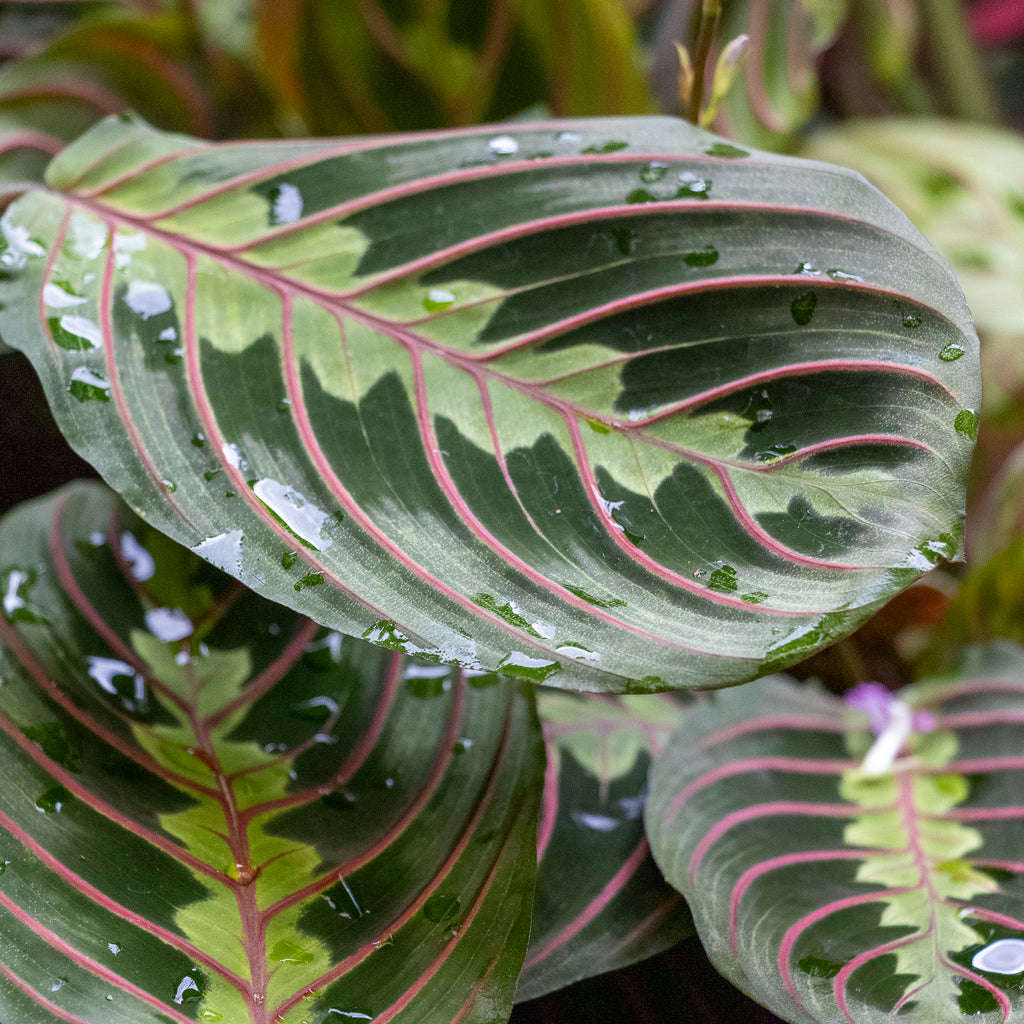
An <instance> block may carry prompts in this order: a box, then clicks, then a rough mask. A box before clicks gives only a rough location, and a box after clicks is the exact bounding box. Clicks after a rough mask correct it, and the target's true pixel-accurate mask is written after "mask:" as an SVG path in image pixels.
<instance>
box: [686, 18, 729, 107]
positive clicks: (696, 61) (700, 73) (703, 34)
mask: <svg viewBox="0 0 1024 1024" xmlns="http://www.w3.org/2000/svg"><path fill="white" fill-rule="evenodd" d="M721 16H722V0H704V2H703V3H702V5H701V10H700V25H699V26H698V28H697V41H696V43H694V47H693V89H692V90H691V91H690V108H689V110H687V112H686V119H687V120H688V121H690V122H691V123H693V124H700V111H701V107H702V106H703V105H704V80H705V78H706V77H707V63H708V54H709V53H710V52H711V44H712V43H713V42H714V41H715V36H716V35H717V34H718V22H719V19H720V18H721Z"/></svg>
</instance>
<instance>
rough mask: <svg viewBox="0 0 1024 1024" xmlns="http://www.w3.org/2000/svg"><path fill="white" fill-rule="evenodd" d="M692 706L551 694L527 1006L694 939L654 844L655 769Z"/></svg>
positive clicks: (547, 693) (655, 697) (546, 704)
mask: <svg viewBox="0 0 1024 1024" xmlns="http://www.w3.org/2000/svg"><path fill="white" fill-rule="evenodd" d="M689 706H690V701H689V700H688V699H687V698H686V697H685V696H684V695H678V694H648V695H643V696H636V697H611V696H603V695H602V696H597V695H594V696H583V695H578V694H568V693H560V692H558V691H555V690H549V689H541V690H540V691H539V692H538V701H537V709H538V711H539V713H540V717H541V724H542V726H543V728H544V742H545V747H546V749H547V774H546V778H545V781H544V800H543V804H542V806H541V815H540V822H539V825H538V829H537V859H538V862H539V867H538V874H537V894H536V898H535V900H534V911H533V926H532V930H531V933H530V949H529V951H528V952H527V955H526V962H525V964H524V965H523V973H522V974H521V975H520V977H519V987H518V988H517V990H516V999H517V1000H526V999H534V998H536V997H537V996H540V995H543V994H545V993H547V992H552V991H554V990H555V989H558V988H562V987H563V986H565V985H570V984H572V983H573V982H576V981H579V980H580V979H581V978H589V977H592V976H594V975H597V974H604V973H605V972H607V971H614V970H617V969H618V968H621V967H625V966H627V965H628V964H632V963H635V962H636V961H638V960H643V959H646V958H647V957H651V956H654V955H655V954H657V953H660V952H662V951H663V950H665V949H668V948H669V947H670V946H673V945H675V943H676V942H678V941H679V940H680V939H682V938H684V937H685V936H687V935H689V934H692V931H693V926H692V922H691V920H690V914H689V911H688V910H687V909H686V905H685V904H684V903H683V901H682V899H681V898H680V897H679V894H678V893H677V892H676V891H675V890H674V889H672V888H671V887H670V886H669V885H667V884H666V883H665V880H664V879H663V878H662V877H661V872H660V871H659V870H658V868H657V866H656V865H655V863H654V861H653V860H652V859H651V855H650V850H649V848H648V846H647V839H646V837H645V835H644V827H643V809H644V800H645V799H646V796H647V770H648V767H649V766H650V763H651V758H652V757H653V756H654V755H655V754H657V753H659V752H660V751H661V749H662V748H663V747H664V745H665V743H666V742H667V741H668V738H669V736H670V735H671V733H672V731H673V729H674V728H675V727H676V725H678V723H679V721H680V720H681V719H682V717H683V714H684V713H685V709H686V708H687V707H689Z"/></svg>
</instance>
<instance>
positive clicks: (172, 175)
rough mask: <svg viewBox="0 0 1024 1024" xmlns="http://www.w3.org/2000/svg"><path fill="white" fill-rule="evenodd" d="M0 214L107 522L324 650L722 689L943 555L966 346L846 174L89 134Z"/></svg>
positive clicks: (945, 308) (641, 149)
mask: <svg viewBox="0 0 1024 1024" xmlns="http://www.w3.org/2000/svg"><path fill="white" fill-rule="evenodd" d="M48 182H49V185H50V186H51V189H52V191H35V192H32V193H29V194H28V195H26V196H25V197H24V198H23V199H22V200H20V201H19V203H18V204H16V206H14V207H12V208H11V209H10V210H9V211H8V213H7V215H6V217H5V218H4V220H3V222H2V225H0V226H2V229H3V239H4V244H5V246H6V250H5V252H4V254H3V256H2V259H3V261H4V265H5V266H6V268H7V269H8V271H9V273H10V274H11V280H12V281H13V284H9V285H7V286H4V287H3V288H2V291H3V295H2V296H0V300H2V301H3V302H5V303H6V306H7V308H6V309H5V310H4V311H3V312H2V313H0V331H2V333H3V336H4V338H5V340H6V341H7V342H8V343H9V344H11V345H13V346H16V347H18V348H21V349H22V350H24V351H25V352H26V353H28V355H29V356H30V358H31V359H32V361H33V363H34V365H35V367H36V369H37V372H39V374H40V376H41V378H42V380H43V382H44V386H45V388H46V391H47V394H48V397H49V400H50V402H51V405H52V407H53V410H54V413H55V415H56V417H57V419H58V422H59V423H60V424H61V427H62V430H63V431H64V433H65V435H66V436H67V437H68V438H69V439H70V440H71V442H72V444H73V445H74V446H75V447H76V448H77V449H78V450H79V452H81V453H82V454H83V455H84V456H85V457H86V458H88V459H89V460H90V461H91V462H93V464H95V465H96V466H97V468H98V469H99V470H100V471H101V472H102V473H103V474H104V476H105V477H106V479H107V480H108V481H109V482H110V483H111V484H112V485H113V486H114V487H115V488H116V489H117V490H118V491H119V492H120V493H121V494H122V495H123V496H124V497H125V498H126V500H127V501H128V502H129V504H130V505H131V506H132V507H133V508H137V509H139V510H140V513H141V514H142V515H143V516H144V517H145V518H146V519H147V520H148V521H149V522H151V523H152V524H154V525H155V526H157V527H158V528H159V529H161V530H162V531H164V532H166V533H168V534H170V535H171V536H173V537H174V538H175V539H176V540H178V541H179V542H181V543H184V544H186V545H187V546H189V547H190V548H192V549H193V550H195V551H196V552H197V553H199V554H200V555H202V556H203V557H204V558H206V559H208V560H210V561H211V562H213V563H214V564H216V565H217V566H218V567H220V568H223V569H225V570H226V571H228V572H230V573H232V574H234V575H236V576H237V577H238V578H240V579H241V580H242V581H243V582H245V583H246V584H247V585H248V586H250V587H252V588H254V589H256V590H258V591H260V592H261V593H263V594H265V595H266V596H268V597H270V598H273V599H274V600H276V601H280V602H283V603H285V604H287V605H289V606H290V607H293V608H295V609H296V610H299V611H301V612H303V613H304V614H308V615H310V616H311V617H312V618H314V619H315V620H316V621H318V622H322V623H325V624H327V625H329V626H331V627H333V628H337V629H340V630H342V631H343V632H346V633H350V634H354V635H361V636H363V637H365V638H366V639H368V640H370V641H372V642H375V643H380V644H384V645H387V646H390V647H392V648H394V649H399V650H403V651H405V652H406V653H418V654H426V655H428V656H431V657H436V658H439V659H440V660H442V661H445V662H456V663H459V664H461V665H463V666H465V667H470V668H476V669H484V670H495V669H498V670H499V671H501V672H503V673H505V674H506V675H510V676H513V677H516V678H520V679H524V680H529V681H533V682H544V683H548V684H551V685H556V686H564V687H570V688H578V689H589V690H602V689H603V690H623V689H632V690H635V691H645V690H657V689H664V688H666V687H676V686H689V687H709V686H719V685H724V684H727V683H734V682H738V681H742V680H744V679H749V678H752V677H753V676H755V675H758V674H763V673H764V672H765V671H768V670H770V669H773V668H777V667H782V666H784V665H786V664H789V663H791V662H793V661H796V660H799V659H801V658H803V657H805V656H806V655H807V654H809V653H810V652H811V651H813V650H814V649H816V648H817V647H819V646H821V645H823V644H825V643H828V642H831V641H833V640H835V639H837V638H838V637H839V636H842V635H844V634H845V633H847V632H849V631H850V630H851V629H852V628H854V627H855V626H856V625H857V624H858V623H859V622H860V621H862V620H863V619H864V618H866V617H867V616H868V615H869V614H870V613H871V611H872V610H873V609H874V608H876V607H878V605H879V604H880V603H881V602H882V601H884V600H885V599H886V598H887V597H889V596H891V595H892V594H893V593H895V592H896V591H898V590H899V589H901V588H902V587H903V586H905V585H906V584H908V583H909V582H911V581H912V580H913V579H915V578H916V577H917V576H918V575H919V574H920V573H921V572H922V571H924V570H926V569H928V568H929V567H930V566H931V565H933V564H934V563H935V562H937V561H940V560H941V559H942V558H945V557H952V556H954V555H956V553H957V552H958V549H959V530H960V527H959V524H960V520H961V510H962V505H963V502H962V489H963V478H964V474H965V471H966V467H967V463H968V459H969V455H970V450H971V447H972V441H973V438H974V435H975V434H976V423H977V416H976V410H977V404H978V386H977V343H976V338H975V336H974V334H973V329H972V327H971V323H970V316H969V314H968V312H967V310H966V307H965V306H964V304H963V301H962V297H961V295H960V293H959V290H958V289H957V287H956V284H955V282H954V280H953V279H952V277H951V276H950V273H949V271H948V269H947V268H946V267H945V265H944V264H943V263H942V261H941V260H940V259H939V258H938V257H937V256H936V255H935V253H934V252H933V250H931V248H930V247H929V246H928V245H927V243H925V242H924V241H923V239H921V237H920V236H919V235H918V234H917V233H916V232H915V231H914V229H913V228H911V227H910V225H909V223H908V222H907V221H906V219H905V218H904V217H903V216H902V215H901V214H899V212H898V211H897V210H895V208H894V207H892V206H890V205H889V204H888V203H887V202H886V201H885V200H883V199H882V198H881V196H880V195H879V194H878V193H876V192H875V191H874V190H872V189H871V188H870V187H868V186H867V185H866V184H865V183H864V182H863V181H862V180H861V179H859V178H857V177H856V176H855V175H852V174H851V173H850V172H846V171H843V170H840V169H838V168H828V167H824V166H822V165H815V164H808V163H806V162H801V161H794V160H791V159H787V158H784V157H777V156H771V155H768V154H757V153H747V152H746V151H745V150H739V149H738V148H737V147H734V146H724V145H723V144H722V143H721V142H718V141H716V140H715V138H714V137H713V136H710V135H707V134H706V133H703V132H700V131H698V130H697V129H694V128H692V127H690V126H688V125H685V124H683V123H681V122H676V121H672V120H666V119H658V118H654V119H632V120H594V121H584V122H573V123H569V122H562V123H554V124H531V125H528V126H518V125H517V126H514V127H509V126H502V127H501V128H494V127H483V128H476V129H469V130H465V131H461V132H446V133H424V134H419V135H408V136H393V137H386V138H382V139H369V140H366V139H349V140H339V141H326V142H325V141H316V142H295V143H284V144H282V143H256V142H252V143H249V142H245V143H231V144H223V145H208V144H203V143H198V142H196V141H193V140H189V139H186V138H184V137H181V136H170V135H164V134H160V133H157V132H154V131H152V130H151V129H149V128H147V127H146V126H144V125H141V124H139V123H137V122H131V121H125V120H123V119H122V120H119V119H113V120H110V121H108V122H105V123H103V124H102V125H100V126H98V127H97V128H95V129H94V130H93V131H92V132H90V133H89V134H87V135H86V136H84V137H83V138H82V139H80V140H79V141H78V142H77V143H75V144H74V145H73V146H72V147H69V148H68V149H67V150H65V151H64V152H63V153H62V154H61V155H60V157H59V158H58V159H57V160H56V161H55V162H54V163H53V164H52V165H51V167H50V169H49V171H48Z"/></svg>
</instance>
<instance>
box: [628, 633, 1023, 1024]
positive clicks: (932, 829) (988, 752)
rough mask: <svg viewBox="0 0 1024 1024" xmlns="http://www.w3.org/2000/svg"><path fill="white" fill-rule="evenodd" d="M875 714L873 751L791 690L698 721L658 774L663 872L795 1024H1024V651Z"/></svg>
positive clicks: (752, 984) (769, 692) (980, 656)
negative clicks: (1023, 1022)
mask: <svg viewBox="0 0 1024 1024" xmlns="http://www.w3.org/2000/svg"><path fill="white" fill-rule="evenodd" d="M878 689H879V690H881V688H880V687H879V688H878ZM869 693H870V691H869ZM852 700H853V698H851V702H852ZM870 701H871V704H872V707H871V710H870V712H869V714H870V715H872V716H875V717H878V716H880V715H881V716H883V717H884V718H885V721H884V723H882V724H881V728H880V729H879V730H878V736H877V738H876V737H875V736H874V735H873V734H872V728H871V727H870V726H869V714H865V712H864V711H859V710H855V709H854V708H853V707H851V706H850V705H849V704H844V703H843V702H842V701H840V700H839V699H838V698H835V697H831V696H828V695H825V694H822V693H820V692H817V691H815V690H812V689H808V688H807V687H801V686H797V685H795V684H793V683H790V682H787V681H784V680H781V679H772V680H764V681H761V682H758V683H756V684H754V685H753V686H751V687H746V688H744V690H743V691H742V692H735V691H730V692H728V693H724V694H721V695H718V696H717V699H716V700H715V701H714V702H709V703H707V704H704V705H701V706H700V707H699V708H698V709H697V710H695V711H694V713H693V714H691V715H689V716H687V718H686V719H685V721H684V722H683V725H682V726H681V728H680V730H679V732H678V733H677V734H676V736H675V737H674V738H673V740H672V742H671V743H670V744H669V746H668V748H667V749H666V751H665V753H664V754H663V755H662V757H661V758H660V759H659V760H658V762H657V763H656V764H655V766H654V769H653V772H652V780H651V796H650V801H649V803H648V815H647V829H648V835H649V836H650V839H651V846H652V848H653V850H654V854H655V856H656V858H657V860H658V863H659V864H660V865H661V867H662V869H663V870H664V871H665V874H666V877H667V878H668V879H669V880H670V881H671V882H672V884H673V885H675V886H676V887H677V888H678V889H679V890H680V891H681V892H682V893H683V895H684V896H685V897H686V899H687V901H688V902H689V904H690V907H691V910H692V911H693V915H694V921H695V923H696V925H697V930H698V933H699V934H700V936H701V939H702V940H703V942H704V946H705V948H706V949H707V951H708V954H709V956H710V957H711V959H712V961H713V962H714V964H715V966H716V967H717V968H718V969H719V970H720V971H721V972H722V973H723V974H724V975H725V976H726V977H728V978H729V979H730V980H731V981H733V982H734V983H735V984H736V985H738V986H739V987H740V988H741V989H743V990H744V991H745V992H747V993H748V994H750V995H751V996H752V997H753V998H754V999H756V1000H757V1001H758V1002H760V1003H763V1004H764V1005H765V1006H767V1007H768V1008H769V1009H770V1010H772V1011H773V1012H774V1013H777V1014H778V1015H779V1016H781V1017H782V1018H783V1019H785V1020H787V1021H792V1022H799V1024H810V1022H820V1024H835V1022H837V1021H846V1022H849V1024H877V1022H881V1021H895V1020H899V1021H905V1022H907V1024H949V1022H951V1021H956V1020H960V1019H970V1020H972V1021H979V1022H983V1024H989V1022H993V1024H995V1022H999V1024H1009V1022H1011V1021H1021V1020H1024V987H1022V978H1024V860H1022V858H1021V850H1022V849H1024V846H1022V842H1021V836H1022V831H1021V830H1022V823H1024V807H1022V806H1021V799H1020V795H1021V792H1022V788H1021V787H1022V783H1024V757H1022V756H1021V725H1022V724H1024V648H1020V647H1016V646H1014V645H1006V646H1005V647H1001V648H999V647H994V648H991V649H980V650H978V651H976V652H975V653H974V656H973V657H972V658H971V659H970V660H969V662H968V663H967V664H966V665H965V666H964V667H963V668H962V669H961V671H960V672H959V673H957V674H955V675H949V676H945V677H940V678H935V679H933V680H931V681H928V682H924V683H920V684H917V685H915V686H913V687H908V688H907V689H906V690H903V691H900V692H899V693H898V694H897V695H896V699H894V698H892V697H889V696H885V695H884V691H882V692H881V693H878V692H876V693H874V694H873V695H872V696H871V697H870ZM876 725H877V723H876ZM907 729H910V730H913V731H910V733H909V736H907V738H906V739H905V741H904V742H903V743H902V744H901V743H900V739H901V737H902V736H903V735H905V734H906V730H907Z"/></svg>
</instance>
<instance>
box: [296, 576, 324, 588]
mask: <svg viewBox="0 0 1024 1024" xmlns="http://www.w3.org/2000/svg"><path fill="white" fill-rule="evenodd" d="M323 581H324V574H323V573H322V572H307V573H306V575H305V576H303V577H302V579H301V580H296V581H295V584H294V589H295V590H296V591H299V590H302V588H303V587H319V586H320V584H321V583H323Z"/></svg>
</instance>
